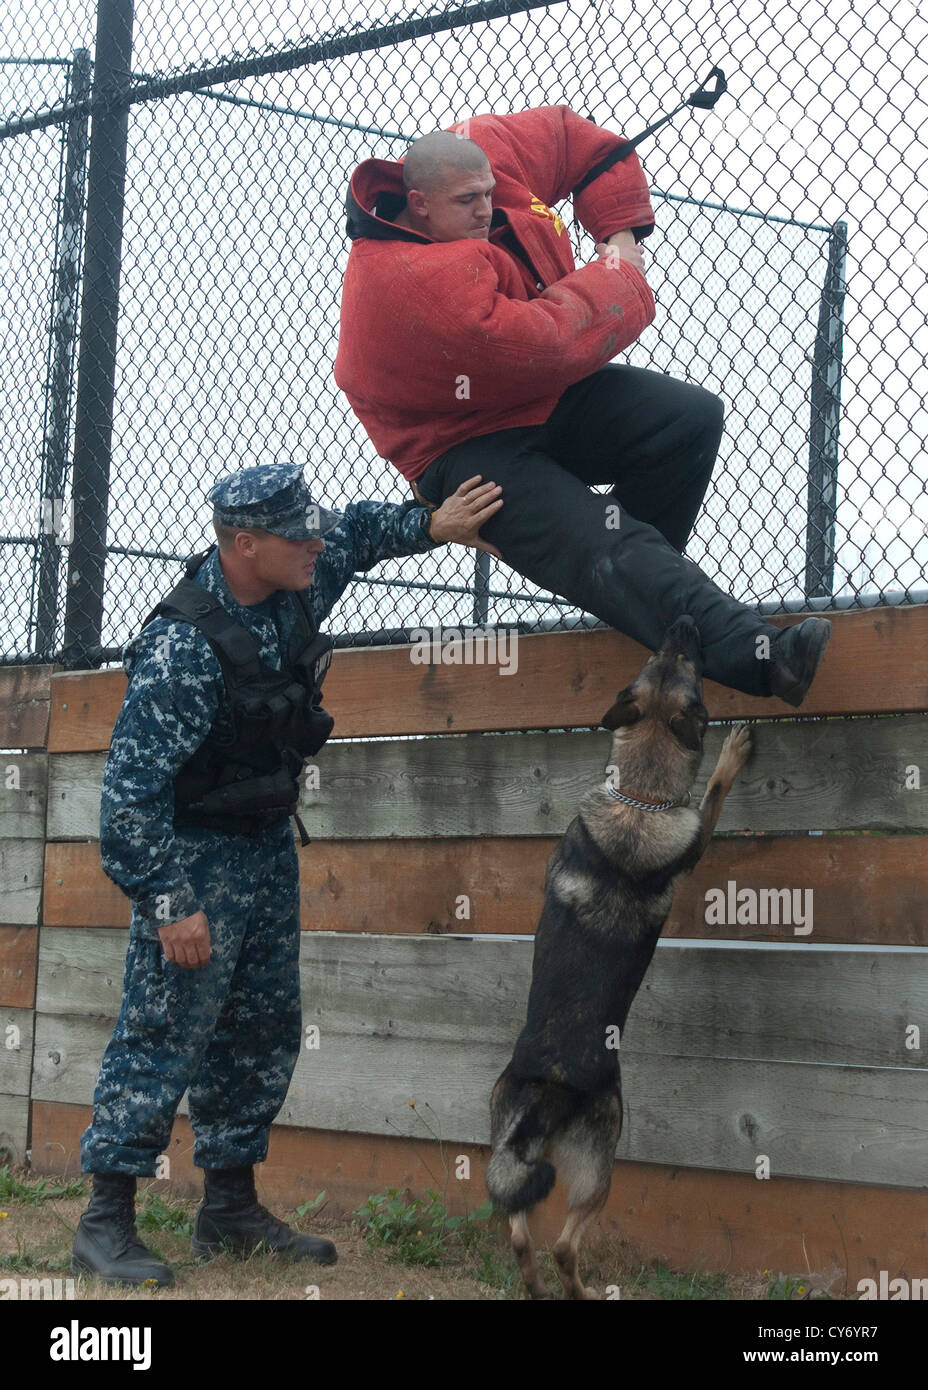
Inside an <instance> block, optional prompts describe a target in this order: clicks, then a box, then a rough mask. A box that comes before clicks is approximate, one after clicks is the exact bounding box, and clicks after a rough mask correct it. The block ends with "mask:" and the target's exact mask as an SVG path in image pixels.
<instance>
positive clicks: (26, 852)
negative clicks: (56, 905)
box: [0, 840, 44, 927]
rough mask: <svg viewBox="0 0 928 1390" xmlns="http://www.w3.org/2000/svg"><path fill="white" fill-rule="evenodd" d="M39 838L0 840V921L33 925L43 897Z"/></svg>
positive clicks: (41, 848) (37, 918)
mask: <svg viewBox="0 0 928 1390" xmlns="http://www.w3.org/2000/svg"><path fill="white" fill-rule="evenodd" d="M43 849H44V847H43V844H42V841H41V840H0V922H2V923H3V924H4V925H5V926H27V927H28V926H32V927H34V926H35V925H36V923H37V922H38V920H39V906H40V904H41V900H42V865H43V859H44V854H43Z"/></svg>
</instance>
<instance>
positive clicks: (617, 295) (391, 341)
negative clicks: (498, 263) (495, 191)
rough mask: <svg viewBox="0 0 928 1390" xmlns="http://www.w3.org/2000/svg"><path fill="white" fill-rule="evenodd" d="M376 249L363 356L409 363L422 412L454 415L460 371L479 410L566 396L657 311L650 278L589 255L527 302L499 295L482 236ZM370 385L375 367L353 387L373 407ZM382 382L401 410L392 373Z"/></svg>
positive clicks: (405, 367) (408, 372) (367, 281)
mask: <svg viewBox="0 0 928 1390" xmlns="http://www.w3.org/2000/svg"><path fill="white" fill-rule="evenodd" d="M378 251H379V248H375V249H374V250H373V251H372V256H373V257H374V259H373V260H372V262H371V265H370V270H369V273H368V275H365V277H364V286H365V295H364V302H365V310H364V312H365V329H364V336H365V342H366V351H367V352H368V353H369V354H370V356H371V358H372V360H374V361H377V360H380V358H381V356H383V357H384V359H385V360H386V359H389V360H390V361H392V362H397V363H402V364H403V371H404V373H405V375H406V376H407V378H408V379H409V380H410V381H414V382H415V404H416V409H417V410H419V411H426V412H428V411H436V410H437V411H440V412H447V411H448V410H453V409H454V400H455V383H456V382H457V381H458V380H459V378H461V377H462V376H463V377H466V378H467V382H468V387H467V389H468V399H469V400H470V401H471V402H472V403H473V404H478V405H479V407H480V408H482V409H483V408H485V409H493V408H496V407H505V406H507V405H515V404H518V403H521V402H529V401H533V400H538V399H541V398H543V397H545V396H549V395H554V394H558V395H559V394H561V392H563V391H565V390H566V389H567V387H568V386H571V385H573V383H574V382H576V381H580V380H581V379H582V378H583V377H586V376H589V375H590V373H591V372H594V371H598V370H599V368H600V367H603V366H605V364H606V363H607V362H609V361H611V359H612V358H613V357H614V356H615V355H616V353H617V352H620V351H622V349H623V348H625V347H628V346H629V345H630V344H631V343H633V342H634V341H635V340H636V339H637V338H638V337H639V336H640V334H641V333H642V331H643V330H644V329H645V328H646V327H647V325H648V324H649V323H651V322H652V320H653V319H654V315H655V306H654V298H653V296H652V294H651V291H650V288H649V287H648V283H647V281H646V280H645V278H644V276H643V275H642V274H641V273H640V272H639V271H638V270H636V269H635V268H634V266H631V265H629V264H628V262H627V261H620V262H619V263H618V265H617V266H616V267H614V268H613V267H610V266H607V265H606V264H605V262H603V261H593V262H592V263H591V264H590V265H586V266H583V267H581V268H580V269H579V270H574V271H571V272H570V274H568V275H565V276H564V277H563V279H561V280H559V281H558V282H557V283H556V284H554V285H551V286H549V288H548V289H546V290H545V291H544V292H543V293H542V294H541V295H539V296H538V298H537V299H531V300H528V301H524V300H518V299H514V298H510V297H509V296H508V295H506V294H503V293H501V292H500V290H499V288H498V286H499V278H498V274H497V269H496V267H495V265H494V251H495V248H490V247H488V246H487V245H486V243H484V242H476V241H474V242H471V241H455V242H445V243H439V244H436V245H434V246H431V247H429V248H423V247H421V246H416V247H413V248H410V250H409V251H408V252H404V251H403V249H401V247H400V246H399V244H397V245H396V251H397V254H395V255H393V256H391V257H390V258H389V261H387V260H384V259H381V258H379V257H378V254H377V253H378ZM355 254H356V252H355ZM497 254H499V253H497ZM382 277H386V278H385V279H384V282H383V283H381V284H378V281H379V280H381V278H382ZM343 307H344V306H343ZM336 379H338V376H337V377H336ZM338 384H339V385H340V386H343V387H346V388H348V389H350V388H351V386H352V385H354V383H351V382H346V381H341V380H339V381H338ZM372 387H374V381H372V379H371V376H370V374H367V376H366V379H364V380H363V383H362V382H359V383H357V385H356V386H355V389H356V391H357V393H358V394H360V395H363V396H364V398H365V400H366V402H367V404H368V405H369V406H374V405H376V404H377V401H376V396H377V394H378V392H377V391H376V390H373V389H372ZM383 388H384V391H385V392H386V393H387V401H386V403H388V404H390V405H394V404H395V394H396V392H395V383H393V381H392V379H391V378H388V377H387V376H386V375H385V376H384V378H383Z"/></svg>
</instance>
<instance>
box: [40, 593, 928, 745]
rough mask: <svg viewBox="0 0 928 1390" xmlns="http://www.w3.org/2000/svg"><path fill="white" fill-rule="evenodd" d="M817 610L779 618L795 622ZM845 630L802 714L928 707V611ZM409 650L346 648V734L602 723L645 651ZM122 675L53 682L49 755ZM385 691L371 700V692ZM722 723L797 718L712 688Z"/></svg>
mask: <svg viewBox="0 0 928 1390" xmlns="http://www.w3.org/2000/svg"><path fill="white" fill-rule="evenodd" d="M805 617H808V614H805V613H797V614H794V615H790V616H789V617H773V618H771V619H770V621H771V622H772V623H773V625H774V626H778V627H789V626H792V624H793V623H798V622H801V621H802V620H803V618H805ZM828 617H829V618H830V619H831V620H832V621H833V623H834V627H835V631H834V635H833V636H832V639H831V642H830V643H829V647H828V652H827V655H826V658H825V661H824V663H823V665H822V668H821V671H820V672H819V673H818V674H817V676H816V678H815V682H814V683H813V686H812V689H811V690H810V692H809V694H808V696H807V697H806V699H805V701H804V702H803V705H802V710H801V713H802V714H803V715H813V714H867V713H874V714H876V713H880V712H889V711H915V710H924V709H926V708H928V607H926V606H925V605H919V604H911V605H907V606H906V605H900V606H895V605H893V606H887V607H885V608H870V609H866V610H858V611H847V612H841V613H830V614H828ZM411 650H412V648H411V647H409V646H401V647H381V648H376V649H373V650H353V651H339V652H336V653H335V656H334V657H333V660H332V667H331V670H330V672H329V674H328V676H327V678H326V706H327V708H329V709H330V710H331V711H332V713H333V714H334V715H335V719H336V727H335V737H336V738H351V737H359V736H360V737H363V736H371V737H372V736H374V735H387V736H389V735H399V734H426V733H447V732H450V731H455V730H456V731H458V732H464V731H467V730H491V729H510V728H513V727H516V728H520V729H544V728H568V729H569V728H582V727H586V726H588V725H591V724H597V723H598V722H599V720H600V718H601V716H602V715H603V713H604V712H605V710H607V709H608V708H609V706H610V705H611V704H612V701H613V700H614V698H615V694H616V691H617V690H620V689H621V688H622V687H623V686H625V685H627V684H628V683H629V681H631V680H633V679H634V677H635V676H636V675H637V674H638V672H639V671H640V670H641V667H642V666H643V665H644V662H645V660H646V657H647V652H646V650H645V648H644V647H641V646H639V644H638V643H637V642H633V641H632V640H631V638H629V637H624V636H622V635H620V634H619V633H617V632H614V631H612V630H608V629H600V630H595V631H592V632H566V633H564V632H551V633H535V634H531V635H527V636H522V637H520V638H519V641H518V649H517V651H518V656H517V660H518V668H517V670H516V671H515V672H514V673H513V674H511V675H505V676H504V675H501V674H500V668H499V667H498V666H496V667H493V666H489V667H488V666H485V665H477V664H472V665H439V664H434V665H425V666H417V665H413V664H412V662H411V660H410V652H411ZM125 685H126V680H125V676H124V674H123V672H122V670H121V669H120V668H114V669H113V670H109V671H94V672H75V673H71V672H67V673H65V672H63V673H59V674H58V675H56V676H55V677H54V679H53V681H52V706H51V725H50V729H49V743H48V747H49V751H51V752H56V753H57V752H90V751H93V750H96V749H101V748H106V747H107V746H108V744H109V738H110V734H111V733H112V729H113V724H114V723H115V722H116V716H117V714H118V713H119V707H120V705H121V704H122V699H123V695H124V693H125ZM372 689H376V690H377V691H378V692H379V698H378V699H377V700H374V701H372V700H371V690H372ZM705 699H706V705H707V707H708V709H709V713H710V716H711V717H712V718H713V719H759V718H764V719H765V718H770V717H771V716H772V715H777V714H779V715H784V714H795V713H796V711H795V710H793V709H792V708H791V707H790V706H789V705H785V704H784V703H783V702H782V701H780V700H768V699H758V698H756V697H754V696H750V695H742V694H741V693H740V692H739V691H736V690H730V689H728V687H727V686H721V685H716V684H715V683H714V682H712V681H706V682H705Z"/></svg>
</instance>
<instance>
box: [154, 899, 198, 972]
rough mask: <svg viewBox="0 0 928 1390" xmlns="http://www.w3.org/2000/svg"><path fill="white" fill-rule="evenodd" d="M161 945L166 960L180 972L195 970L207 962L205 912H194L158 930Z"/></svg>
mask: <svg viewBox="0 0 928 1390" xmlns="http://www.w3.org/2000/svg"><path fill="white" fill-rule="evenodd" d="M158 935H159V937H160V938H161V945H162V947H163V948H164V954H165V955H166V956H167V958H168V960H172V961H173V962H174V964H175V965H179V966H180V967H181V969H182V970H195V969H196V968H197V966H198V965H205V964H206V963H207V961H208V960H209V923H208V922H207V920H206V913H205V912H194V914H193V916H192V917H184V918H183V920H182V921H180V922H169V923H168V924H167V926H165V927H159V928H158Z"/></svg>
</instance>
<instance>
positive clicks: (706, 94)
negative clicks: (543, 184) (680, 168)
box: [571, 68, 728, 198]
mask: <svg viewBox="0 0 928 1390" xmlns="http://www.w3.org/2000/svg"><path fill="white" fill-rule="evenodd" d="M713 78H715V90H714V91H707V90H706V84H707V83H708V82H711V81H712V79H713ZM727 91H728V83H727V82H726V80H725V74H724V73H723V72H722V69H721V68H713V69H712V71H711V72H710V73H709V76H708V77H706V78H705V79H704V81H703V82H702V85H701V86H699V87H697V88H696V91H695V92H693V93H692V95H691V96H688V97H687V98H686V100H685V101H681V102H680V105H679V106H675V107H674V109H673V110H672V111H668V113H667V115H666V116H661V118H660V120H659V121H655V122H654V124H653V125H649V126H648V128H647V130H643V131H642V132H641V134H640V135H636V136H635V138H634V140H626V141H625V142H624V143H623V144H621V145H618V146H617V147H616V148H615V149H614V150H611V151H610V152H609V154H607V155H606V157H605V159H601V160H600V161H599V163H598V164H594V165H593V167H592V169H591V170H590V171H589V173H588V174H587V175H586V177H585V178H582V179H581V180H580V182H579V183H578V184H577V186H576V187H575V188H574V189H572V191H571V197H574V198H575V197H576V196H577V194H578V193H581V192H582V191H583V189H584V188H586V186H587V184H589V183H592V182H593V180H594V179H598V178H599V176H600V174H604V173H605V172H606V170H607V169H611V168H612V166H613V164H617V163H618V162H619V160H620V159H626V158H627V157H628V155H630V154H631V152H632V150H633V149H634V148H635V146H636V145H640V144H641V142H642V140H644V139H646V138H647V137H648V136H649V135H653V134H654V132H655V131H656V130H660V128H661V126H662V125H666V123H667V122H668V121H670V120H673V118H674V116H676V115H677V113H678V112H679V111H682V110H683V108H684V106H698V107H699V108H700V109H701V110H703V111H711V109H712V107H713V106H714V105H715V103H716V102H717V101H718V99H719V97H720V96H722V95H723V94H724V93H725V92H727Z"/></svg>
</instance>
